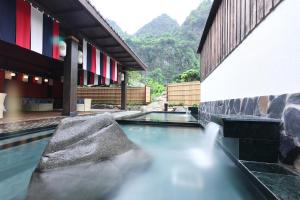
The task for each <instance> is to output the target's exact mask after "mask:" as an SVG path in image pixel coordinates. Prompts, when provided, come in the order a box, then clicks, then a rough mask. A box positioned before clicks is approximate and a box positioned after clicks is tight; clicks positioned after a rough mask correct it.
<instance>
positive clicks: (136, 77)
mask: <svg viewBox="0 0 300 200" xmlns="http://www.w3.org/2000/svg"><path fill="white" fill-rule="evenodd" d="M144 79H145V78H144V75H143V74H142V73H141V72H138V71H130V72H128V85H129V86H131V87H140V86H143V85H145V81H144Z"/></svg>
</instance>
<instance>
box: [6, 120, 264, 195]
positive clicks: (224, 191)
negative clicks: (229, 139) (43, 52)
mask: <svg viewBox="0 0 300 200" xmlns="http://www.w3.org/2000/svg"><path fill="white" fill-rule="evenodd" d="M121 127H122V128H123V130H124V131H125V133H126V134H127V136H128V137H129V138H130V139H131V140H132V141H133V142H135V143H136V144H138V145H139V146H141V147H142V148H144V149H145V150H146V151H147V152H148V153H149V154H150V155H151V156H152V157H153V163H152V165H151V166H150V167H149V168H147V169H146V170H145V171H143V172H140V173H137V174H136V175H134V176H132V177H129V178H128V179H127V181H126V182H124V183H123V184H122V186H121V187H120V188H119V189H118V190H116V191H115V194H114V195H112V197H111V198H110V199H112V200H154V199H155V200H164V199H172V200H176V199H178V200H183V199H188V200H193V199H197V200H198V199H210V200H211V199H218V200H219V199H224V200H225V199H228V200H233V199H243V200H244V199H256V200H257V199H263V197H262V196H261V195H260V192H259V191H258V190H257V189H256V188H255V187H254V186H253V185H252V184H251V183H250V182H249V181H248V179H247V178H246V177H245V176H244V175H243V173H242V172H241V171H240V169H239V168H238V167H236V166H235V164H234V163H233V162H232V161H231V160H230V159H229V158H228V157H227V156H226V155H225V153H224V152H223V151H222V149H220V148H219V147H218V146H217V145H215V146H213V148H210V146H212V145H211V144H209V143H208V142H207V135H205V134H204V133H203V131H202V130H201V129H200V128H188V127H166V126H147V125H121ZM47 141H48V139H43V140H39V141H35V142H31V143H28V144H24V145H20V146H17V147H13V148H8V149H5V150H1V151H0V160H1V163H0V180H1V181H0V199H1V200H8V199H15V198H16V197H18V199H22V197H24V196H25V193H26V188H27V186H28V184H29V181H30V177H31V173H32V172H33V170H34V168H35V166H36V165H37V163H38V161H39V158H40V156H41V154H42V152H43V150H44V148H45V146H46V144H47ZM78 189H79V190H80V188H78ZM19 197H21V198H19Z"/></svg>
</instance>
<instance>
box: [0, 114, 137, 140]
mask: <svg viewBox="0 0 300 200" xmlns="http://www.w3.org/2000/svg"><path fill="white" fill-rule="evenodd" d="M106 112H109V113H112V114H113V116H114V118H115V119H119V118H122V117H129V116H134V115H136V114H138V113H140V112H139V111H118V110H92V111H91V112H80V113H79V115H80V116H84V115H96V114H103V113H106ZM64 118H65V117H64V116H62V115H61V112H30V113H22V114H20V115H18V116H9V117H6V118H4V119H1V120H0V135H1V134H3V133H11V132H16V131H21V130H29V129H34V128H42V127H47V126H52V125H58V124H59V123H60V121H61V120H62V119H64Z"/></svg>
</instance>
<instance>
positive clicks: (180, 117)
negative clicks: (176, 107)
mask: <svg viewBox="0 0 300 200" xmlns="http://www.w3.org/2000/svg"><path fill="white" fill-rule="evenodd" d="M134 120H142V121H152V122H179V123H180V122H181V123H182V122H197V119H196V118H194V117H193V116H192V115H191V114H185V113H184V114H179V113H148V114H146V115H142V116H140V117H137V118H135V119H134Z"/></svg>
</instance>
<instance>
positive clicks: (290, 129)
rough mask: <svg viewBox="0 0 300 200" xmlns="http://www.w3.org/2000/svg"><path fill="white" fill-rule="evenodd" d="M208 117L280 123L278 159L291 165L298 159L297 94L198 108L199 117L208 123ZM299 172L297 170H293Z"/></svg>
mask: <svg viewBox="0 0 300 200" xmlns="http://www.w3.org/2000/svg"><path fill="white" fill-rule="evenodd" d="M212 115H226V116H227V115H229V116H231V115H238V116H245V117H247V116H259V117H264V118H272V119H280V120H281V121H282V127H283V128H282V130H281V136H280V149H279V150H280V159H281V161H282V162H284V163H286V164H290V165H292V164H294V161H295V160H296V159H297V157H298V156H300V93H296V94H283V95H278V96H275V95H270V96H260V97H253V98H243V99H230V100H221V101H214V102H205V103H201V104H200V109H199V117H200V120H201V121H203V122H209V121H211V116H212ZM296 167H297V168H299V169H300V166H296Z"/></svg>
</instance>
